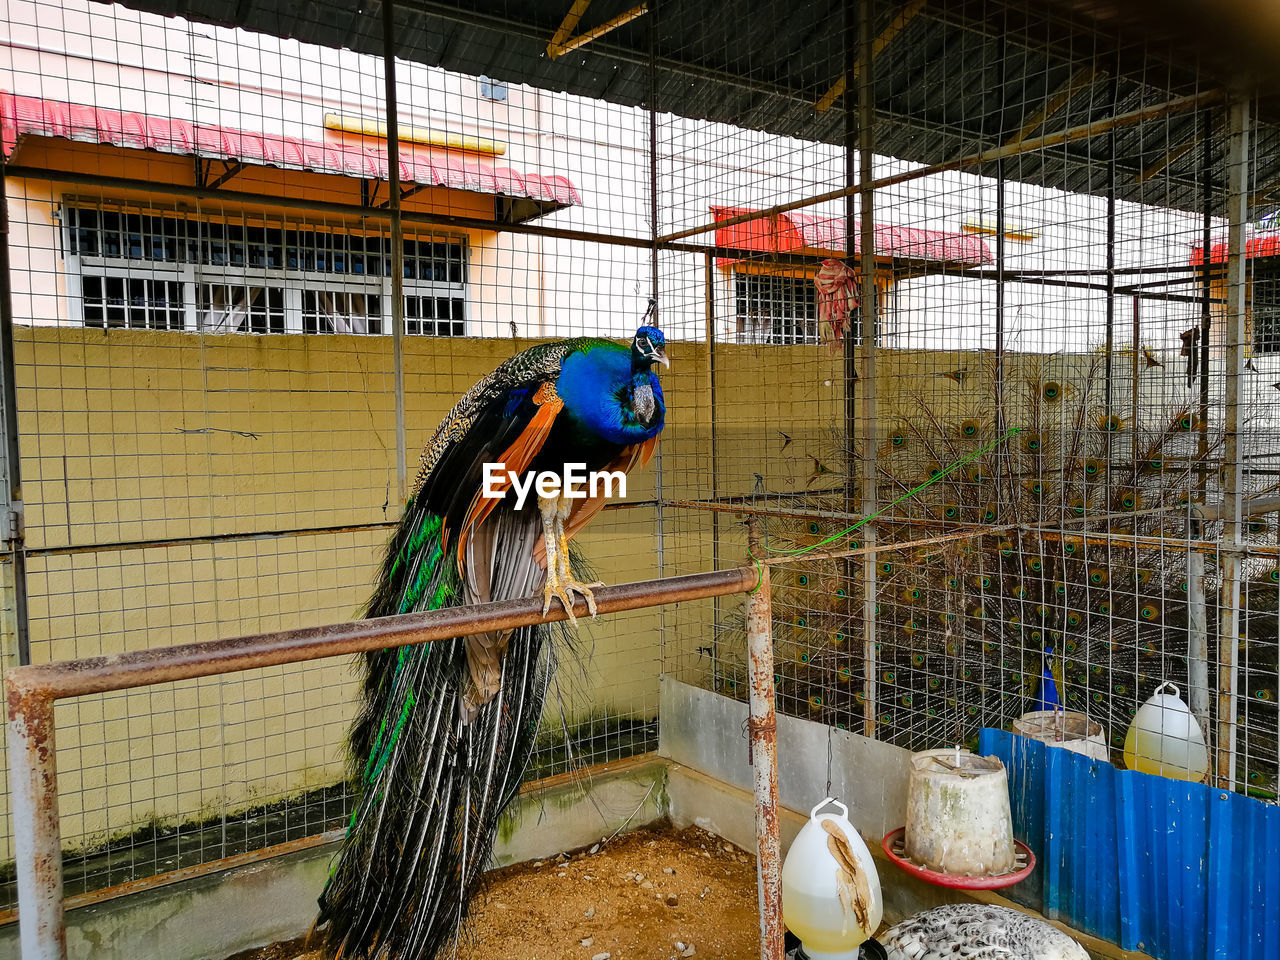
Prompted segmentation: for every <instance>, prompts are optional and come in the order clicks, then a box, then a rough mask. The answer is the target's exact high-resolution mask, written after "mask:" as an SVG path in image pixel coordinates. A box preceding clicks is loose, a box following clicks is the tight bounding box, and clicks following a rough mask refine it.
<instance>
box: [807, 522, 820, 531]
mask: <svg viewBox="0 0 1280 960" xmlns="http://www.w3.org/2000/svg"><path fill="white" fill-rule="evenodd" d="M809 532H810V533H817V532H818V525H817V524H816V523H811V524H809Z"/></svg>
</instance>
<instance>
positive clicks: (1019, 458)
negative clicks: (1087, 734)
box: [718, 353, 1277, 797]
mask: <svg viewBox="0 0 1280 960" xmlns="http://www.w3.org/2000/svg"><path fill="white" fill-rule="evenodd" d="M961 362H963V363H965V364H967V366H966V368H965V369H963V370H957V371H952V372H949V373H940V374H938V375H937V378H932V379H922V378H921V377H919V376H913V377H903V378H902V379H901V386H899V387H898V388H897V389H896V390H895V392H894V394H893V395H892V396H891V397H889V398H886V400H885V404H884V408H883V409H886V416H885V420H884V427H883V430H882V434H881V442H880V446H879V449H878V450H877V457H876V463H877V486H878V491H877V494H878V501H879V503H880V504H881V505H890V506H889V507H888V509H887V511H886V513H885V514H884V515H883V516H881V517H880V518H879V519H878V520H877V521H876V532H877V536H878V539H879V542H880V543H881V544H882V545H883V544H893V543H899V544H911V546H904V547H902V548H900V549H896V550H885V551H882V552H881V553H880V554H879V555H878V556H877V561H876V578H877V583H876V621H877V632H876V643H875V646H874V654H875V664H874V667H875V672H874V674H873V675H872V677H871V678H870V679H871V680H872V681H873V683H872V684H868V683H867V680H868V678H867V676H866V675H865V674H866V670H865V664H866V662H867V661H866V659H865V658H864V656H863V653H864V650H863V643H862V638H863V609H864V586H863V582H862V565H861V562H860V561H859V562H856V563H849V562H848V561H845V560H840V559H823V558H822V556H821V550H820V549H817V548H820V547H822V546H824V545H828V544H829V546H832V547H852V548H856V547H857V546H858V545H859V541H858V537H859V536H860V534H859V533H858V532H857V531H855V532H853V533H852V534H850V535H848V536H841V535H840V534H841V533H842V531H844V530H845V529H846V528H847V527H848V526H849V525H850V523H851V520H852V518H851V517H850V516H849V515H848V514H846V513H845V512H844V511H845V510H846V509H847V506H846V503H845V500H844V493H843V491H841V490H840V489H839V487H838V486H837V487H836V488H835V492H831V490H830V489H829V488H831V486H832V484H831V482H830V481H836V482H837V483H841V482H843V481H845V480H846V479H847V478H845V477H844V476H843V475H842V474H840V473H839V472H838V470H835V469H827V470H825V471H822V472H823V473H825V474H827V476H826V478H825V479H826V480H827V481H828V482H827V483H826V484H824V486H826V487H827V488H828V490H826V491H823V492H806V493H804V494H803V496H802V497H797V501H798V502H796V503H794V504H792V505H791V506H790V507H789V509H788V516H785V517H777V516H774V517H770V518H769V519H768V520H767V533H768V544H769V546H770V547H771V548H772V550H773V551H774V552H775V553H790V555H791V556H793V557H794V559H793V560H791V561H789V562H788V563H787V564H786V565H785V566H781V567H778V568H775V570H774V575H773V582H774V585H775V587H774V588H775V598H774V615H775V623H774V637H775V645H776V650H775V662H776V675H775V681H776V683H777V688H778V697H779V706H780V707H781V708H782V709H784V710H785V711H787V712H789V713H793V714H796V715H799V716H802V717H806V718H810V719H814V720H820V721H822V722H825V723H829V724H832V725H835V726H838V727H847V728H850V729H854V730H858V731H862V730H864V729H866V721H868V720H869V721H870V722H871V724H873V725H874V727H875V729H876V734H877V736H879V737H882V738H885V739H889V740H892V741H893V742H895V743H898V744H899V745H901V746H905V747H908V748H910V749H915V750H918V749H924V748H928V747H935V746H939V745H942V744H947V743H955V742H965V743H969V744H970V745H971V746H976V737H977V731H978V729H979V727H981V726H995V727H1000V726H1007V725H1008V724H1010V723H1011V721H1012V720H1014V719H1016V718H1017V717H1018V716H1019V715H1020V714H1021V713H1023V712H1025V711H1028V710H1035V709H1040V708H1044V707H1048V706H1053V705H1055V704H1056V705H1060V706H1063V707H1066V708H1067V709H1071V710H1076V711H1079V712H1081V713H1087V714H1088V715H1089V716H1090V717H1092V718H1093V719H1095V720H1098V721H1100V722H1101V723H1102V724H1103V726H1104V727H1105V728H1106V732H1107V738H1108V743H1109V746H1110V747H1111V749H1112V751H1113V754H1114V755H1115V756H1116V758H1117V759H1118V758H1119V751H1120V748H1121V747H1122V746H1123V743H1124V737H1125V733H1126V731H1127V729H1128V726H1129V723H1130V722H1131V720H1132V717H1133V715H1134V713H1135V712H1136V709H1137V707H1138V706H1140V705H1141V703H1142V702H1143V701H1144V700H1145V699H1146V698H1147V697H1148V696H1150V695H1151V693H1152V692H1154V689H1155V687H1156V686H1158V685H1159V683H1160V682H1162V681H1163V680H1173V681H1174V682H1175V683H1177V684H1178V685H1179V686H1180V687H1182V688H1183V689H1186V683H1187V676H1188V666H1187V659H1186V655H1187V642H1188V641H1187V637H1188V630H1189V620H1190V616H1191V609H1190V605H1189V601H1190V599H1191V598H1190V595H1189V582H1188V570H1187V563H1186V558H1187V552H1186V550H1185V549H1179V548H1178V544H1179V542H1180V541H1181V540H1182V539H1183V538H1184V537H1186V536H1187V535H1188V533H1189V532H1190V530H1191V529H1192V527H1191V524H1190V511H1191V505H1192V503H1193V502H1195V501H1196V500H1198V499H1200V498H1201V497H1204V498H1205V499H1207V500H1208V501H1209V502H1212V501H1213V500H1215V499H1217V498H1218V497H1220V491H1219V490H1218V489H1217V487H1218V467H1219V461H1220V458H1221V452H1222V434H1221V430H1220V429H1218V428H1217V427H1216V426H1215V425H1214V423H1213V418H1212V415H1211V416H1210V418H1209V420H1208V421H1202V420H1201V415H1200V413H1199V412H1198V410H1197V409H1196V408H1195V406H1193V405H1192V404H1191V403H1187V402H1186V401H1185V400H1183V399H1181V398H1180V397H1178V395H1177V394H1173V395H1172V396H1170V395H1169V393H1168V391H1164V390H1161V389H1159V387H1160V384H1154V385H1146V384H1143V383H1142V381H1141V379H1140V380H1139V382H1138V386H1137V389H1140V390H1142V391H1144V392H1143V393H1142V395H1141V404H1140V409H1141V411H1142V417H1141V419H1140V420H1138V421H1136V422H1135V420H1134V418H1133V417H1132V416H1131V412H1132V409H1131V408H1132V399H1131V398H1132V396H1133V394H1132V393H1131V392H1130V391H1131V390H1132V389H1134V387H1133V384H1132V382H1131V381H1129V380H1126V381H1123V385H1124V387H1125V388H1126V389H1125V390H1124V391H1123V392H1122V391H1120V390H1116V391H1114V394H1115V395H1114V396H1109V395H1108V393H1107V391H1106V390H1105V383H1106V378H1105V375H1104V364H1105V356H1104V355H1103V354H1102V353H1090V354H1083V355H1076V356H1072V357H1054V356H1035V355H1030V356H1028V355H1024V356H1018V357H1010V358H1008V359H1007V363H1006V366H1005V367H1004V369H1003V370H1002V371H1000V375H1001V378H1002V386H1001V389H1000V391H999V395H1000V396H1001V398H1002V399H1001V403H1000V404H998V405H997V403H996V394H997V391H996V389H995V384H996V380H997V371H996V369H995V366H994V360H993V359H992V358H989V357H987V358H983V357H968V358H966V359H965V360H963V361H961ZM1126 395H1127V396H1128V397H1129V398H1130V402H1129V403H1128V404H1125V402H1124V400H1122V399H1120V398H1121V397H1124V396H1126ZM1012 428H1017V429H1016V431H1014V430H1013V429H1012ZM844 443H845V441H844V439H843V436H842V435H838V434H836V435H832V436H831V437H830V438H828V439H826V440H818V441H816V447H815V449H812V450H803V451H802V452H803V453H805V454H807V455H809V456H811V457H812V458H813V459H814V460H815V462H816V463H818V464H839V463H840V462H841V455H840V451H841V450H842V448H843V446H844ZM953 466H954V467H955V469H952V467H953ZM818 472H819V471H818V470H817V468H815V475H816V474H817V473H818ZM1247 533H1248V535H1249V536H1250V537H1251V538H1257V539H1260V540H1264V541H1265V540H1266V539H1267V538H1268V537H1274V521H1268V520H1266V519H1265V518H1259V519H1256V520H1254V521H1253V522H1251V523H1250V524H1249V529H1248V531H1247ZM1198 535H1199V536H1201V537H1204V538H1206V539H1211V538H1212V537H1213V536H1214V535H1215V528H1214V526H1213V524H1211V523H1208V522H1204V523H1202V524H1201V525H1200V530H1199V534H1198ZM1108 536H1110V537H1111V538H1115V540H1116V541H1118V543H1119V544H1120V545H1122V546H1123V548H1122V546H1120V545H1116V543H1115V542H1113V543H1112V545H1108V540H1107V537H1108ZM947 537H953V538H954V539H949V540H948V539H945V538H947ZM833 538H834V540H833ZM928 540H934V541H936V542H933V543H928V544H926V543H922V541H928ZM829 541H830V543H829ZM807 551H810V552H807ZM1213 559H1214V558H1212V557H1210V558H1209V563H1208V565H1207V575H1206V578H1205V580H1206V583H1205V591H1204V592H1205V600H1206V609H1205V618H1206V620H1207V630H1208V634H1209V637H1208V639H1209V643H1210V649H1211V650H1216V643H1217V639H1216V626H1217V622H1218V617H1217V613H1216V600H1215V597H1216V582H1215V579H1214V578H1215V577H1216V569H1215V566H1214V563H1213ZM1250 575H1251V577H1252V578H1253V579H1252V580H1251V581H1250V584H1248V585H1247V588H1246V589H1247V593H1246V596H1247V600H1248V610H1249V617H1248V618H1247V626H1246V628H1245V634H1246V636H1247V638H1248V640H1247V647H1242V650H1241V655H1240V659H1241V677H1240V679H1241V685H1240V687H1241V693H1242V696H1241V698H1240V713H1241V715H1242V716H1246V717H1247V718H1248V723H1247V724H1245V725H1243V728H1244V732H1243V733H1242V742H1241V756H1242V758H1243V760H1244V764H1243V770H1242V772H1241V777H1242V783H1241V786H1242V788H1244V789H1248V790H1250V791H1252V792H1254V793H1256V794H1257V795H1259V796H1264V797H1265V796H1270V797H1274V796H1275V793H1274V791H1275V771H1276V763H1277V760H1276V743H1275V739H1274V736H1272V735H1268V734H1267V733H1266V731H1269V730H1270V731H1274V729H1275V726H1274V718H1275V711H1276V703H1275V693H1276V691H1275V687H1276V684H1275V679H1274V678H1275V676H1276V674H1275V663H1276V649H1277V648H1276V641H1275V636H1276V633H1275V629H1276V627H1275V623H1276V621H1275V614H1274V611H1275V599H1274V597H1275V588H1274V586H1273V584H1274V582H1275V581H1274V577H1275V576H1276V574H1275V568H1274V566H1273V565H1271V564H1267V565H1266V567H1265V569H1261V568H1260V569H1258V570H1257V571H1252V570H1251V571H1250ZM1255 581H1256V582H1255ZM1249 588H1252V589H1249ZM734 626H735V627H737V626H738V625H736V624H735V625H734ZM740 636H741V634H740V629H730V631H729V632H728V634H727V635H725V636H722V637H721V649H722V650H723V651H724V654H723V655H722V661H721V663H720V664H719V672H718V681H719V685H720V689H721V690H722V691H723V692H726V693H730V694H732V695H735V696H745V692H746V686H745V684H744V683H743V682H742V680H743V678H744V677H745V675H746V664H745V654H744V653H743V652H742V651H743V644H742V643H741V640H740ZM868 690H871V691H872V697H873V702H872V703H870V704H868V702H867V698H866V692H867V691H868Z"/></svg>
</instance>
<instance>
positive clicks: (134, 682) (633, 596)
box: [5, 567, 756, 700]
mask: <svg viewBox="0 0 1280 960" xmlns="http://www.w3.org/2000/svg"><path fill="white" fill-rule="evenodd" d="M755 583H756V572H755V571H754V570H752V569H750V568H745V567H744V568H736V569H732V570H717V571H714V572H712V573H698V574H691V575H689V576H683V577H669V578H667V579H665V580H644V581H640V582H637V583H626V584H622V585H620V586H616V587H602V588H600V589H598V590H597V591H596V593H595V597H596V604H597V607H598V609H599V612H600V613H602V614H603V613H619V612H621V611H624V610H637V609H640V608H642V607H652V606H658V605H660V604H665V603H679V602H680V601H682V600H699V599H703V598H705V597H716V596H725V595H728V594H732V593H743V592H745V591H747V590H750V589H751V588H752V587H753V586H755ZM574 612H575V614H576V615H577V616H579V617H584V618H585V617H588V616H590V611H588V610H587V606H586V603H585V602H583V601H582V600H581V599H580V600H578V602H577V603H576V604H575V606H574ZM567 619H568V614H566V613H565V611H564V609H563V608H562V607H560V606H559V605H558V604H555V605H553V606H552V608H551V610H549V611H548V612H547V613H546V614H545V615H544V614H543V613H542V599H541V598H540V597H526V598H524V599H520V600H509V601H504V602H502V603H485V604H476V605H474V606H469V607H453V608H450V609H447V610H435V611H431V612H429V613H407V614H402V615H400V616H396V617H383V618H380V619H377V620H357V621H353V622H351V623H339V624H333V625H331V626H324V627H309V628H306V629H302V630H286V631H281V632H278V633H263V634H252V635H249V636H244V637H233V638H230V639H226V640H213V641H209V642H205V643H188V644H181V645H179V646H173V647H158V648H156V649H153V650H136V651H130V652H128V653H120V654H114V655H111V656H105V657H89V658H86V659H84V660H67V661H61V662H58V663H47V664H34V665H31V666H25V667H15V668H13V669H12V670H10V671H9V672H8V673H7V674H6V677H5V680H6V682H7V683H8V686H9V689H10V696H11V697H12V696H13V695H14V693H15V692H17V693H18V694H19V695H25V694H28V693H30V694H37V695H42V696H47V697H51V698H53V699H55V700H57V699H63V698H66V697H78V696H84V695H85V694H90V693H103V692H106V691H109V690H124V689H128V688H130V687H143V686H149V685H151V684H156V683H170V682H172V681H175V680H190V679H193V678H195V677H207V676H211V675H213V674H220V673H232V672H235V671H238V670H251V669H255V668H258V667H271V666H279V665H281V664H285V663H298V662H301V661H305V660H317V659H320V658H322V657H333V656H338V655H341V654H349V653H360V652H363V651H366V650H380V649H383V648H385V647H402V646H407V645H409V644H414V643H430V642H432V641H435V640H450V639H453V638H456V637H461V636H465V635H468V634H473V633H487V632H489V631H493V630H508V629H512V628H514V627H522V626H526V625H528V624H533V623H551V622H554V621H557V620H567Z"/></svg>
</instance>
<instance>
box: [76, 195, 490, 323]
mask: <svg viewBox="0 0 1280 960" xmlns="http://www.w3.org/2000/svg"><path fill="white" fill-rule="evenodd" d="M64 215H65V222H66V231H67V234H66V235H67V256H66V263H67V273H68V281H69V282H68V288H69V292H70V293H71V294H72V296H71V301H72V316H73V319H76V320H78V321H79V322H81V323H83V324H84V325H85V326H95V327H132V328H135V329H150V330H201V331H204V332H206V333H234V332H242V333H315V334H323V333H368V334H381V333H386V332H389V331H390V329H391V323H390V313H391V309H390V305H391V297H390V293H391V283H390V273H391V257H390V255H389V254H390V239H389V238H388V237H387V236H385V235H382V234H358V233H345V232H342V231H338V230H332V229H324V228H321V227H302V226H298V225H285V224H275V225H256V224H248V223H236V222H229V221H221V220H214V219H209V218H201V217H191V216H184V215H182V214H178V213H167V212H157V213H133V212H129V211H125V210H119V209H110V208H105V207H90V206H84V205H80V204H76V203H67V204H66V206H65V207H64ZM404 290H405V333H407V334H414V335H423V336H452V337H459V336H465V335H466V333H467V308H466V303H467V247H466V243H465V241H463V240H461V239H456V238H449V239H446V238H428V237H411V238H407V239H406V240H405V241H404ZM77 294H78V295H77Z"/></svg>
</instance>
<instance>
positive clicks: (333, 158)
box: [0, 93, 582, 219]
mask: <svg viewBox="0 0 1280 960" xmlns="http://www.w3.org/2000/svg"><path fill="white" fill-rule="evenodd" d="M24 136H33V137H57V138H61V139H64V140H74V141H76V142H79V143H92V144H107V145H110V146H114V147H124V148H126V149H134V150H155V151H158V152H160V153H170V154H181V155H185V156H193V157H200V158H202V159H207V160H224V161H231V162H238V163H244V164H254V165H261V166H272V167H278V168H280V169H283V170H298V171H304V172H308V173H325V174H336V175H338V176H344V177H356V178H359V179H363V180H385V179H386V178H387V151H386V148H385V147H384V146H378V145H370V144H369V142H368V141H367V140H362V141H361V142H356V141H353V140H351V139H334V140H332V141H319V140H302V139H298V138H296V137H286V136H280V135H276V134H269V133H259V132H253V131H248V130H236V129H233V128H231V127H222V126H216V125H212V124H205V123H195V122H193V121H190V120H180V119H176V118H174V117H158V116H150V115H147V114H143V113H126V112H122V111H118V110H104V109H102V108H100V107H95V106H90V105H87V104H76V103H63V102H61V101H57V100H43V99H40V98H39V97H23V96H17V95H14V94H11V93H4V94H0V146H2V147H3V156H4V159H5V160H8V159H9V158H10V157H11V156H12V154H13V152H14V150H15V149H16V148H17V144H18V142H19V141H20V139H21V138H22V137H24ZM400 180H401V182H403V183H413V184H419V185H422V186H428V187H443V188H446V189H449V190H467V191H471V192H475V193H483V194H490V195H493V196H502V197H511V198H516V199H523V200H532V201H534V203H535V204H536V205H537V206H536V209H534V210H533V211H531V212H532V213H533V215H534V216H542V215H545V214H547V213H551V212H553V211H555V210H559V209H562V208H564V207H568V206H574V205H578V204H581V203H582V199H581V197H580V196H579V194H578V190H577V188H576V187H575V186H574V185H573V183H572V181H570V180H569V178H568V177H565V176H562V175H560V174H549V175H548V174H542V173H529V172H521V171H517V170H515V169H513V168H511V167H507V166H491V165H489V164H485V163H480V162H478V161H476V160H474V159H469V158H464V156H462V155H460V154H459V153H457V152H454V153H449V152H445V151H440V150H421V149H415V148H413V147H412V146H411V145H409V144H405V143H402V144H401V146H400ZM522 219H528V218H522Z"/></svg>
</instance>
